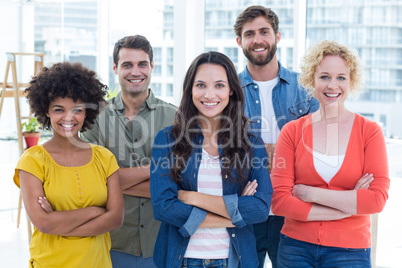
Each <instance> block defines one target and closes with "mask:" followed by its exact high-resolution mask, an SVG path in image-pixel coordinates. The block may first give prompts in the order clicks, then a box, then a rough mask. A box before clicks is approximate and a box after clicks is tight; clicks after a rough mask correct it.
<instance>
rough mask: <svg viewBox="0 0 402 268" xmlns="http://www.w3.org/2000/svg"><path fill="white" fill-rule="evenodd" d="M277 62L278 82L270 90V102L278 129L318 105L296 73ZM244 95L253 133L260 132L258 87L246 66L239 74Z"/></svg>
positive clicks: (315, 109) (311, 110)
mask: <svg viewBox="0 0 402 268" xmlns="http://www.w3.org/2000/svg"><path fill="white" fill-rule="evenodd" d="M278 64H279V82H278V84H276V86H275V87H274V88H273V90H272V104H273V106H274V107H273V108H274V112H275V118H276V121H277V122H278V127H279V129H282V127H283V126H284V125H285V124H286V123H287V122H289V121H292V120H295V119H298V118H300V117H302V116H305V115H307V114H309V113H312V112H315V111H317V110H318V108H319V107H320V104H319V102H318V101H317V99H315V98H314V97H311V98H309V96H308V94H307V92H306V91H305V90H304V89H303V88H302V87H301V86H299V83H298V81H297V78H298V74H297V73H296V72H293V71H290V70H288V69H286V68H285V67H283V66H282V65H281V63H280V62H279V61H278ZM239 78H240V81H241V82H242V88H243V91H244V94H245V97H246V110H245V114H246V116H247V117H248V118H249V119H250V120H251V121H254V123H251V124H250V129H251V130H252V133H253V134H256V135H260V133H261V117H262V116H263V115H262V114H261V100H260V94H259V87H258V85H257V84H256V83H255V82H254V81H253V79H252V78H251V76H250V73H249V72H248V70H247V67H246V68H245V69H244V71H243V72H241V73H240V74H239Z"/></svg>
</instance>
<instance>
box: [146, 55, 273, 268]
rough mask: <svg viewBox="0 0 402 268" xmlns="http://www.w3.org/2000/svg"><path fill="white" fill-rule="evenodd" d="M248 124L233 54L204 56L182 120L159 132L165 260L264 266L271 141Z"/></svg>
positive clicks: (158, 212) (157, 257) (195, 65)
mask: <svg viewBox="0 0 402 268" xmlns="http://www.w3.org/2000/svg"><path fill="white" fill-rule="evenodd" d="M248 125H249V122H248V119H247V118H246V117H245V115H244V95H243V91H242V89H241V86H240V83H239V80H238V77H237V74H236V70H235V68H234V66H233V64H232V62H231V61H230V59H229V58H228V57H226V56H225V55H223V54H221V53H218V52H208V53H203V54H201V55H200V56H198V57H197V58H196V59H195V60H194V61H193V62H192V64H191V65H190V67H189V69H188V71H187V73H186V76H185V79H184V83H183V98H182V100H181V104H180V107H179V109H178V112H177V113H176V118H175V122H174V125H173V126H171V127H168V128H165V129H163V130H161V131H160V132H159V133H158V135H157V136H156V138H155V141H154V145H153V149H152V161H151V185H150V188H151V199H152V205H153V210H154V217H155V219H157V220H160V221H161V222H162V224H161V227H160V230H159V234H158V238H157V241H156V245H155V250H154V261H155V263H156V265H157V266H158V267H169V268H171V267H236V268H237V267H247V268H253V267H257V266H258V259H257V254H256V248H255V240H254V234H253V227H252V224H254V223H258V222H262V221H264V220H266V219H267V217H268V213H269V208H270V203H271V196H272V186H271V179H270V176H269V173H268V166H267V160H268V159H267V158H268V156H267V153H266V150H265V147H264V145H263V143H262V142H261V141H260V140H258V139H257V138H256V137H254V136H253V135H251V134H250V133H249V132H248Z"/></svg>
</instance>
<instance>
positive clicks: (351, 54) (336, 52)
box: [299, 40, 363, 96]
mask: <svg viewBox="0 0 402 268" xmlns="http://www.w3.org/2000/svg"><path fill="white" fill-rule="evenodd" d="M330 55H331V56H339V57H341V58H342V59H344V60H345V61H346V65H347V66H348V69H349V75H350V92H351V93H352V94H354V93H358V92H359V90H360V89H361V88H362V87H363V68H362V65H361V62H360V57H359V55H358V54H357V52H355V51H354V50H352V49H350V48H348V47H347V46H345V45H342V44H340V43H338V42H336V41H328V40H323V41H321V42H318V43H317V44H315V45H313V46H312V47H310V48H309V49H308V50H307V51H306V53H305V55H304V56H303V58H302V61H301V64H300V69H301V74H300V76H299V84H300V85H301V86H303V87H304V89H305V90H306V91H307V92H308V93H309V94H310V95H313V96H314V74H315V71H316V68H317V66H318V65H319V64H320V63H321V61H322V59H323V58H324V57H325V56H330Z"/></svg>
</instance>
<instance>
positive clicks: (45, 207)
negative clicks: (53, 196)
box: [38, 196, 53, 213]
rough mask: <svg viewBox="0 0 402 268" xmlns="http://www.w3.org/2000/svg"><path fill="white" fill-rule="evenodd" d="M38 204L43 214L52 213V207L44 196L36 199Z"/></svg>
mask: <svg viewBox="0 0 402 268" xmlns="http://www.w3.org/2000/svg"><path fill="white" fill-rule="evenodd" d="M38 203H39V205H40V207H41V208H42V209H43V210H44V211H45V212H47V213H49V212H53V207H52V205H51V204H50V202H49V200H47V198H46V197H45V196H44V197H41V196H39V198H38Z"/></svg>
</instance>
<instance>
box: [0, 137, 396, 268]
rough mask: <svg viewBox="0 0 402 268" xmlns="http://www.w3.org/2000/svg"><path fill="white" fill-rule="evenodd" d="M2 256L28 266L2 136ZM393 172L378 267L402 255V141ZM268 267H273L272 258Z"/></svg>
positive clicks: (10, 158)
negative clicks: (18, 225)
mask: <svg viewBox="0 0 402 268" xmlns="http://www.w3.org/2000/svg"><path fill="white" fill-rule="evenodd" d="M0 152H1V153H0V170H1V174H2V175H1V177H2V179H1V180H0V259H1V260H2V261H1V262H2V263H1V267H7V268H8V267H11V268H14V267H15V268H19V267H28V260H29V246H28V232H27V225H26V217H25V213H24V211H23V212H22V216H21V224H20V227H19V228H17V207H18V197H19V189H18V188H17V187H16V186H15V185H14V183H13V181H12V177H13V174H14V167H15V165H16V163H17V161H18V145H17V142H16V141H15V140H6V139H4V138H2V137H0ZM388 155H389V156H388V157H389V162H390V171H391V189H390V192H389V200H388V202H387V205H386V207H385V209H384V211H383V212H382V213H380V214H379V222H378V244H377V267H378V268H399V267H401V256H402V228H401V222H402V213H401V204H402V194H401V192H402V179H401V178H402V143H400V142H397V143H390V144H388ZM266 267H271V265H270V264H269V261H268V262H267V264H266Z"/></svg>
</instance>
